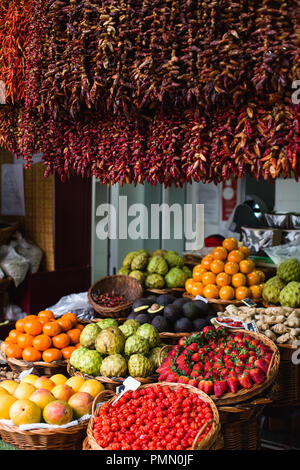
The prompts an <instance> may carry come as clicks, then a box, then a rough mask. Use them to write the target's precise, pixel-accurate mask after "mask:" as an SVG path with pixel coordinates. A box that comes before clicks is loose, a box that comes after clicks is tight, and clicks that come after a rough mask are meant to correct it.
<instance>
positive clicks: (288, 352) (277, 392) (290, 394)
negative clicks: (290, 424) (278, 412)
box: [270, 344, 300, 406]
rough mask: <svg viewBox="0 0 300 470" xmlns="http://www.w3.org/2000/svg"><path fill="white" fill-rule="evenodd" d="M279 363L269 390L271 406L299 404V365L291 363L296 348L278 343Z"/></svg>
mask: <svg viewBox="0 0 300 470" xmlns="http://www.w3.org/2000/svg"><path fill="white" fill-rule="evenodd" d="M278 348H279V352H280V365H279V371H278V375H277V377H276V380H275V382H274V384H273V387H272V389H271V392H270V397H271V398H272V406H293V405H297V404H300V365H299V364H298V365H296V364H293V362H292V356H293V354H294V353H295V352H296V351H297V349H298V348H296V347H294V346H292V345H291V344H279V345H278Z"/></svg>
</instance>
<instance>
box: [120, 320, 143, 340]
mask: <svg viewBox="0 0 300 470" xmlns="http://www.w3.org/2000/svg"><path fill="white" fill-rule="evenodd" d="M131 321H132V322H134V323H130V320H128V322H125V323H123V325H121V326H119V328H120V330H121V331H122V333H123V335H124V336H125V338H129V336H132V335H134V334H135V333H136V331H137V329H138V328H139V327H140V324H139V322H136V321H135V320H131ZM136 323H137V324H138V326H136Z"/></svg>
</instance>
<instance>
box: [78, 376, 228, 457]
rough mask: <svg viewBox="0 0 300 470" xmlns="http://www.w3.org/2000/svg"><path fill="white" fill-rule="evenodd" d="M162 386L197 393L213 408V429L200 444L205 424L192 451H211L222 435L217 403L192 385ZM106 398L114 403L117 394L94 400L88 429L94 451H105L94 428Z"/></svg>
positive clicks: (108, 394)
mask: <svg viewBox="0 0 300 470" xmlns="http://www.w3.org/2000/svg"><path fill="white" fill-rule="evenodd" d="M155 385H157V383H154V384H150V385H142V386H141V387H140V389H142V388H147V387H154V386H155ZM159 385H160V386H162V387H163V386H168V387H170V388H171V389H173V390H176V389H177V388H178V387H179V386H183V387H184V388H186V389H187V390H189V392H190V393H196V394H197V395H199V396H200V397H201V398H202V399H203V400H204V401H206V402H208V403H209V404H210V406H211V409H212V412H213V419H212V420H211V422H212V427H211V430H210V432H209V433H208V435H207V436H206V437H205V438H204V439H203V440H202V441H201V442H200V443H199V444H198V443H197V442H198V439H199V437H200V436H201V434H202V433H203V432H204V430H205V428H206V426H207V424H208V423H205V424H204V425H203V426H202V428H201V429H200V430H199V432H198V434H197V436H196V437H195V440H194V443H193V446H192V448H191V450H209V449H212V448H213V447H214V445H215V444H216V442H217V441H218V437H219V433H220V420H219V413H218V410H217V407H216V405H215V403H214V402H213V401H212V400H211V398H210V397H209V396H208V395H206V394H205V393H203V392H202V391H201V390H198V389H197V388H194V387H191V386H190V385H182V384H177V383H176V384H175V383H168V382H161V383H160V384H159ZM105 396H109V397H110V398H109V402H112V401H113V400H114V399H115V397H116V394H114V393H113V392H112V391H110V390H104V391H103V392H100V393H99V395H97V396H96V397H95V399H94V402H93V409H92V418H91V419H90V421H89V424H88V428H87V438H88V444H89V446H90V448H91V449H92V450H105V449H103V448H102V447H100V446H99V445H98V444H97V442H96V441H95V439H94V436H93V427H94V419H95V417H96V416H97V414H98V413H99V409H100V408H97V409H96V404H97V403H98V402H99V401H100V400H103V399H104V397H105Z"/></svg>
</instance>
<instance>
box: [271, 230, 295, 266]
mask: <svg viewBox="0 0 300 470" xmlns="http://www.w3.org/2000/svg"><path fill="white" fill-rule="evenodd" d="M265 252H266V253H267V255H268V256H269V257H270V258H271V260H272V261H273V263H274V264H276V266H278V265H279V264H280V263H282V261H285V260H286V259H288V258H296V259H298V261H300V237H299V238H297V239H296V240H294V241H293V242H291V243H286V244H284V245H278V246H273V247H270V248H265Z"/></svg>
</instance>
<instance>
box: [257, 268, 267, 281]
mask: <svg viewBox="0 0 300 470" xmlns="http://www.w3.org/2000/svg"><path fill="white" fill-rule="evenodd" d="M256 272H257V273H258V274H259V276H260V284H261V283H262V282H265V279H266V275H265V273H264V272H263V271H261V270H260V269H257V270H256Z"/></svg>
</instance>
